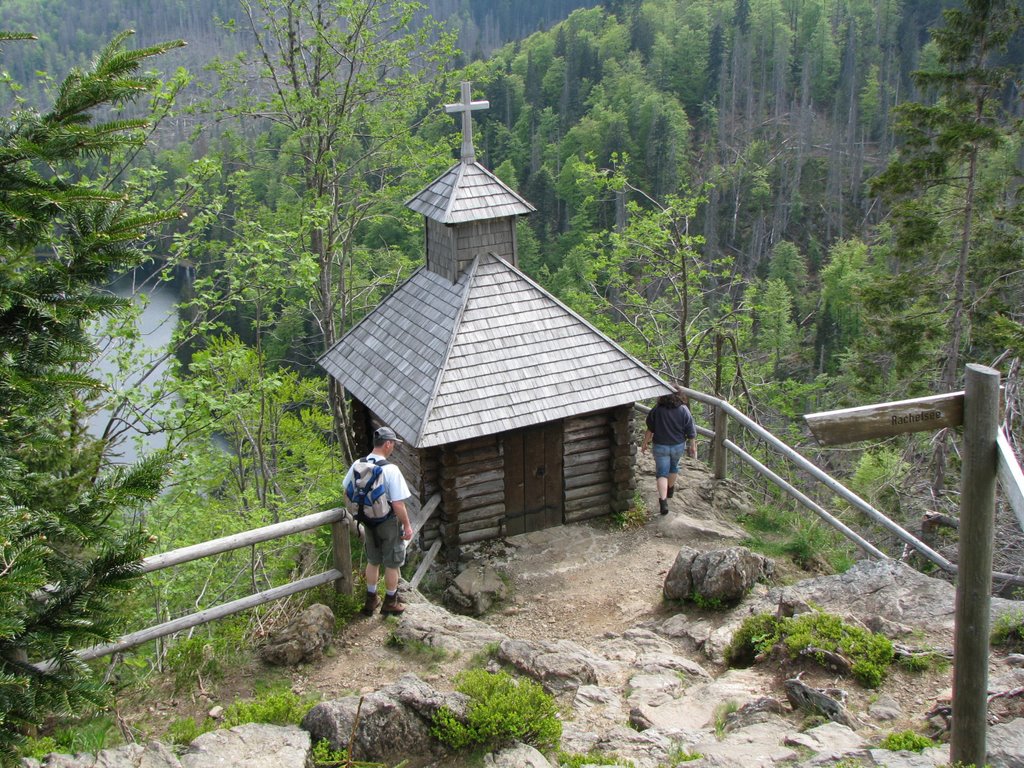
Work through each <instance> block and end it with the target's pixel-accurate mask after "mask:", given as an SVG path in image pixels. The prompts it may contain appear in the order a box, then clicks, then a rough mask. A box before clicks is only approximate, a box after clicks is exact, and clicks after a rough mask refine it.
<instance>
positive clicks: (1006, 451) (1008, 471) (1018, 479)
mask: <svg viewBox="0 0 1024 768" xmlns="http://www.w3.org/2000/svg"><path fill="white" fill-rule="evenodd" d="M680 389H681V390H682V391H683V392H684V393H685V394H686V396H687V397H689V398H690V399H691V400H696V401H697V402H700V403H704V404H705V405H709V406H711V407H712V408H714V409H715V410H714V413H715V416H714V424H715V429H714V430H709V429H705V428H703V427H698V428H697V431H698V433H700V434H702V435H705V436H707V437H710V438H711V441H712V456H711V464H712V467H713V469H714V476H715V478H716V479H718V480H722V479H725V478H726V476H727V472H728V459H727V457H728V454H729V453H735V454H736V455H737V456H738V457H739V458H740V459H741V460H742V461H744V462H745V463H746V464H748V465H749V466H750V467H752V468H753V469H754V471H755V472H756V473H757V474H759V475H761V476H763V477H764V478H765V479H767V480H768V481H770V482H771V483H773V484H775V485H777V486H778V487H779V488H781V489H782V490H783V491H785V492H786V493H788V494H789V495H790V496H792V497H793V498H794V499H796V500H797V501H798V502H799V503H800V504H802V505H803V506H805V507H807V508H808V509H810V510H811V511H812V512H814V513H815V514H816V515H817V516H818V517H820V518H821V519H822V520H823V521H824V522H826V523H827V524H828V525H830V526H832V527H833V528H835V529H836V530H837V531H839V533H841V534H842V535H843V536H845V537H846V538H848V539H850V540H851V541H853V542H854V543H855V544H856V545H857V546H858V547H860V548H861V549H862V550H863V551H864V552H866V553H867V554H869V555H871V556H873V557H876V558H880V559H888V556H887V555H885V554H883V553H882V552H881V551H880V550H878V549H877V548H876V547H874V546H872V545H871V544H870V543H869V542H867V541H866V540H865V539H863V538H862V537H861V536H859V535H858V534H857V533H855V532H854V531H852V530H850V529H849V528H848V527H847V526H846V525H844V524H843V523H842V522H841V521H839V520H838V519H836V518H835V517H834V516H832V515H831V514H829V513H828V512H827V511H826V510H825V509H823V508H822V507H821V506H820V505H819V504H817V503H815V502H814V501H813V500H811V499H810V498H809V497H807V496H806V494H804V493H802V492H801V491H799V490H798V489H796V488H795V487H793V486H792V484H790V483H788V482H786V481H785V480H783V479H782V478H781V477H779V476H778V475H777V474H775V473H774V472H772V471H771V470H770V469H768V468H767V467H766V466H764V464H762V463H761V462H759V461H758V460H757V459H756V458H754V457H753V456H751V455H750V454H749V453H747V452H746V451H745V450H744V449H743V448H741V447H740V446H739V445H737V444H736V443H735V442H733V441H732V440H729V439H728V437H727V435H728V417H731V418H732V420H733V421H735V422H737V423H738V424H740V425H741V426H743V427H744V428H745V429H746V430H747V431H749V432H750V433H752V434H753V435H755V436H756V437H757V438H759V439H760V440H762V441H764V443H765V444H766V445H768V446H770V447H771V448H773V449H774V450H775V451H776V452H777V453H778V454H780V455H781V456H782V457H783V458H784V459H785V460H786V461H788V462H789V463H790V464H792V465H795V466H796V467H797V468H799V469H801V470H803V471H804V472H806V473H807V474H809V475H810V476H811V477H812V478H814V479H815V480H816V481H818V482H819V483H821V484H822V485H824V486H825V487H826V488H828V489H829V490H830V491H831V492H832V493H834V494H835V495H837V496H839V497H840V498H842V499H843V500H844V501H846V502H847V503H849V504H850V505H851V506H853V507H855V508H856V509H859V510H860V511H861V512H863V513H864V514H865V515H867V517H868V518H870V519H871V520H872V521H874V522H875V523H877V524H878V525H880V526H882V527H883V528H885V529H886V530H888V531H889V532H890V533H892V534H894V535H895V536H896V537H897V538H899V539H900V540H901V541H903V542H904V543H905V544H906V545H908V546H909V547H911V548H913V549H914V550H916V551H917V552H918V553H919V554H921V555H922V556H924V557H925V558H926V559H927V560H929V561H930V562H932V563H934V564H935V565H937V566H938V567H939V568H941V569H942V570H944V571H946V572H948V573H952V574H956V573H957V566H956V565H955V564H953V563H951V562H950V561H949V560H947V559H946V558H945V557H943V556H942V555H940V554H939V553H938V552H935V551H934V550H933V549H932V548H931V547H929V546H928V545H927V544H925V543H924V542H923V541H921V540H920V539H918V538H917V537H916V536H914V535H913V534H912V533H910V532H909V531H907V530H906V529H904V528H903V527H901V526H900V525H898V524H897V523H895V522H894V521H893V520H890V519H889V518H888V517H886V516H885V515H884V514H883V513H882V512H879V511H878V510H877V509H875V508H874V507H873V506H871V505H870V504H868V502H866V501H864V499H862V498H860V497H859V496H858V495H857V494H855V493H854V492H853V491H851V490H850V489H849V488H847V487H846V486H844V485H843V484H842V483H840V482H839V481H838V480H836V479H835V478H833V477H832V476H831V475H829V474H828V473H827V472H825V471H824V470H822V469H821V468H819V467H818V466H816V465H815V464H813V463H812V462H811V461H809V460H808V459H806V458H804V457H803V456H802V455H801V454H800V453H798V452H797V451H796V450H794V449H793V448H791V447H790V446H789V445H787V444H786V443H784V442H783V441H782V440H780V439H779V438H777V437H775V435H773V434H772V433H771V432H769V431H768V430H766V429H765V428H764V427H762V426H761V425H760V424H758V423H757V422H755V421H754V420H753V419H751V418H750V417H748V416H747V415H746V414H744V413H742V412H740V411H739V410H737V409H736V408H735V407H734V406H733V405H731V404H730V403H728V402H726V401H725V400H721V399H719V398H717V397H713V396H711V395H706V394H704V393H703V392H698V391H696V390H693V389H687V388H686V387H681V388H680ZM638 409H639V410H641V411H647V410H649V409H647V408H643V407H639V408H638ZM999 440H1000V480H1002V481H1003V484H1004V487H1005V488H1006V491H1007V495H1008V497H1009V499H1010V502H1011V505H1013V507H1014V510H1018V508H1020V509H1021V511H1018V513H1017V514H1018V519H1020V521H1021V525H1022V527H1024V478H1022V476H1021V469H1020V465H1019V464H1018V463H1017V461H1016V458H1015V457H1014V455H1013V450H1012V448H1010V446H1009V443H1008V442H1007V441H1006V439H1005V436H1003V435H1002V433H1000V435H999ZM1004 446H1005V447H1004ZM992 577H993V579H995V580H998V581H1003V582H1006V583H1010V584H1017V585H1024V576H1020V575H1018V574H1013V573H1000V572H994V573H993V574H992Z"/></svg>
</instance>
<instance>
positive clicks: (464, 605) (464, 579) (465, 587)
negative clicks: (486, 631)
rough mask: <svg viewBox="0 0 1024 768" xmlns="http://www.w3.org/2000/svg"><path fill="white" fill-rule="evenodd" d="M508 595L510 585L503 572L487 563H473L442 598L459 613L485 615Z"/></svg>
mask: <svg viewBox="0 0 1024 768" xmlns="http://www.w3.org/2000/svg"><path fill="white" fill-rule="evenodd" d="M506 597H508V587H507V586H506V585H505V582H504V580H503V579H502V578H501V574H499V573H498V571H496V570H495V569H494V568H491V567H489V566H487V565H479V564H473V565H470V566H469V567H468V568H466V569H464V570H463V571H462V573H460V574H459V575H458V576H456V577H455V579H454V580H453V581H452V583H451V584H450V585H449V586H448V589H446V590H445V591H444V595H443V596H442V599H443V600H444V603H445V605H447V606H448V607H449V608H451V609H452V610H454V611H456V612H458V613H464V614H467V615H469V616H483V615H484V614H485V613H487V612H488V611H489V610H491V608H492V607H494V605H496V604H498V603H500V602H501V601H502V600H504V599H505V598H506Z"/></svg>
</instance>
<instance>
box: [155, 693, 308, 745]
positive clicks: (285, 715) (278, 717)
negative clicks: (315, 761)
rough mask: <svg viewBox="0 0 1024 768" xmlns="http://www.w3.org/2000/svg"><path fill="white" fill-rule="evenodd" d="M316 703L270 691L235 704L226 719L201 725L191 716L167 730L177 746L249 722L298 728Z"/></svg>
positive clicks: (209, 718)
mask: <svg viewBox="0 0 1024 768" xmlns="http://www.w3.org/2000/svg"><path fill="white" fill-rule="evenodd" d="M314 703H315V701H314V699H313V698H312V697H303V696H299V695H298V694H296V693H293V692H292V691H290V690H288V689H276V690H271V691H268V692H267V693H263V694H260V695H259V696H257V697H256V698H255V699H246V700H242V701H236V702H233V703H232V704H230V705H229V706H228V707H226V708H225V709H224V717H223V718H221V719H220V720H214V719H213V718H212V717H207V718H205V719H204V720H203V722H202V723H197V722H196V721H195V720H194V719H193V718H191V717H186V718H182V719H181V720H175V721H174V722H173V723H171V726H170V728H168V730H167V737H168V739H169V740H170V741H171V742H172V743H174V744H189V743H191V742H192V741H194V740H195V739H197V738H198V737H199V736H202V735H203V734H204V733H207V732H209V731H212V730H215V729H217V728H234V727H235V726H236V725H245V724H246V723H269V724H270V725H299V724H300V723H301V722H302V718H303V717H305V716H306V713H307V712H308V711H309V709H310V707H312V706H313V704H314Z"/></svg>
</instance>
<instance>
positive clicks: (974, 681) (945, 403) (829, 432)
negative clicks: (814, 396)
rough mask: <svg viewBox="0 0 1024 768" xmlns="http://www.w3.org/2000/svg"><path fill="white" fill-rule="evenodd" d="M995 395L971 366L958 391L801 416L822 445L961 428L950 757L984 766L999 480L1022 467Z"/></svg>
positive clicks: (981, 370) (993, 380)
mask: <svg viewBox="0 0 1024 768" xmlns="http://www.w3.org/2000/svg"><path fill="white" fill-rule="evenodd" d="M999 397H1000V388H999V372H998V371H996V370H994V369H993V368H989V367H987V366H983V365H968V366H967V371H966V375H965V382H964V391H963V392H954V393H951V394H947V395H936V396H934V397H920V398H916V399H914V400H901V401H898V402H892V403H881V404H878V405H866V406H861V407H859V408H847V409H845V410H839V411H827V412H822V413H812V414H808V415H806V416H804V419H805V421H806V422H807V424H808V426H809V427H810V429H811V432H812V433H813V434H814V436H815V438H817V440H818V442H819V443H821V444H822V445H839V444H842V443H852V442H857V441H859V440H868V439H872V438H879V437H890V436H892V435H900V434H904V433H908V432H922V431H925V430H935V429H943V428H945V427H959V426H963V428H964V438H963V472H962V475H961V480H960V546H959V563H958V567H957V588H956V610H955V622H956V626H955V629H954V641H953V722H952V728H951V732H950V762H951V763H952V764H954V765H958V764H960V765H975V766H982V765H985V758H986V747H985V730H986V727H987V716H988V650H989V633H990V629H991V626H990V624H991V613H990V609H991V602H992V548H993V542H992V537H993V531H994V525H995V523H994V519H995V490H996V477H997V472H998V473H999V474H1000V475H1001V476H1004V477H1009V478H1011V479H1016V480H1019V479H1020V478H1019V475H1020V468H1019V466H1017V464H1016V462H1015V461H1008V460H1007V459H1006V457H1005V453H1006V451H1005V450H1004V449H1003V448H1002V446H1000V445H999V444H998V440H997V436H998V435H999V434H1000V433H999V411H1000V407H999V406H1000V403H999ZM1004 442H1005V441H1004ZM1004 465H1006V466H1004ZM1014 468H1015V471H1016V476H1015V475H1014ZM1014 488H1015V491H1014V490H1009V491H1008V495H1009V498H1010V501H1011V503H1012V504H1013V506H1014V509H1015V510H1016V511H1017V513H1018V517H1020V518H1021V519H1022V521H1024V517H1022V512H1021V511H1020V510H1019V509H1018V507H1020V506H1024V500H1022V499H1021V496H1022V494H1021V490H1020V486H1019V485H1015V486H1014Z"/></svg>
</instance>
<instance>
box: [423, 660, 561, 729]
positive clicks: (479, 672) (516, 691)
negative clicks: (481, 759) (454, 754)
mask: <svg viewBox="0 0 1024 768" xmlns="http://www.w3.org/2000/svg"><path fill="white" fill-rule="evenodd" d="M455 680H456V690H458V691H459V692H461V693H464V694H465V695H466V696H468V697H469V705H468V707H467V710H466V720H465V722H463V721H462V720H460V719H459V718H458V717H456V715H455V713H454V712H452V711H451V710H450V709H448V708H447V707H441V709H439V710H438V712H437V713H436V714H435V715H434V723H433V726H432V727H431V733H433V735H434V736H435V737H436V738H437V739H439V740H440V741H442V742H443V743H445V744H447V745H448V746H450V747H452V748H454V749H463V748H466V747H477V746H480V747H485V748H487V749H494V748H499V747H501V746H504V745H507V744H510V743H512V742H515V741H521V742H524V743H526V744H532V745H533V746H535V747H538V748H539V749H553V748H554V747H555V746H556V745H557V744H558V741H559V740H560V739H561V738H562V723H561V721H560V720H559V719H558V710H557V708H556V706H555V700H554V699H553V698H552V697H551V696H549V695H548V694H547V693H545V692H544V689H543V688H541V687H540V686H539V685H538V684H537V683H534V682H533V681H532V680H525V679H522V680H517V679H516V678H514V677H512V676H511V675H509V674H508V673H507V672H497V673H491V672H488V671H486V670H483V669H469V670H466V671H464V672H461V673H459V675H458V676H457V677H456V679H455Z"/></svg>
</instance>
